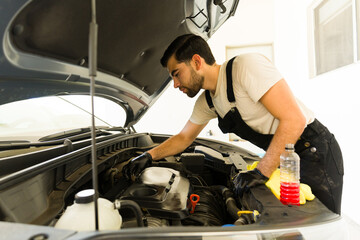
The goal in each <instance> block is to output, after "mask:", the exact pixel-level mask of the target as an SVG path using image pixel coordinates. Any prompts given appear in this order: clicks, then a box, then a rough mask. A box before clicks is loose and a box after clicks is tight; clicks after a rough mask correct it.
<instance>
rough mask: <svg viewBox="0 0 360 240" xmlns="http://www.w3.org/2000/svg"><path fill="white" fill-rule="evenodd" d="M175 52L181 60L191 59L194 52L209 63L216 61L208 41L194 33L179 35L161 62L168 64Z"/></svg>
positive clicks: (176, 57)
mask: <svg viewBox="0 0 360 240" xmlns="http://www.w3.org/2000/svg"><path fill="white" fill-rule="evenodd" d="M173 54H175V59H176V60H177V61H179V62H187V61H190V60H191V58H192V56H193V55H194V54H199V55H200V56H201V57H202V58H204V60H205V62H206V63H207V64H208V65H213V64H214V63H215V58H214V56H213V54H212V52H211V49H210V47H209V45H208V44H207V42H206V41H205V40H204V39H203V38H202V37H199V36H197V35H194V34H185V35H181V36H179V37H177V38H176V39H175V40H174V41H173V42H172V43H171V44H170V45H169V46H168V48H167V49H166V50H165V52H164V55H163V57H162V58H161V60H160V62H161V65H162V66H163V67H166V66H167V63H168V61H169V59H170V57H171V56H172V55H173Z"/></svg>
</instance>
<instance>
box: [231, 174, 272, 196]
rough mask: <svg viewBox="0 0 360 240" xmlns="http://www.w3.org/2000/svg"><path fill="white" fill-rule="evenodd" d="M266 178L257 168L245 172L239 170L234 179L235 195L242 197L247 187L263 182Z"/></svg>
mask: <svg viewBox="0 0 360 240" xmlns="http://www.w3.org/2000/svg"><path fill="white" fill-rule="evenodd" d="M268 180H269V178H268V177H266V176H264V175H263V174H262V173H261V172H260V171H259V169H257V168H255V169H254V170H251V171H247V172H240V173H238V175H236V177H235V180H234V187H235V189H234V192H235V194H236V195H237V196H239V197H242V195H243V194H244V192H247V191H248V190H249V188H251V187H255V186H257V185H260V184H265V183H266V182H267V181H268Z"/></svg>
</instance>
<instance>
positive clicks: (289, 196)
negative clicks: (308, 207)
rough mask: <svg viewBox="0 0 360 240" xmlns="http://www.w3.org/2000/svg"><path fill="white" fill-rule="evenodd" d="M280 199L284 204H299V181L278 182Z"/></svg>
mask: <svg viewBox="0 0 360 240" xmlns="http://www.w3.org/2000/svg"><path fill="white" fill-rule="evenodd" d="M280 201H281V202H282V203H283V204H284V205H297V206H300V183H296V182H295V183H289V182H281V183H280Z"/></svg>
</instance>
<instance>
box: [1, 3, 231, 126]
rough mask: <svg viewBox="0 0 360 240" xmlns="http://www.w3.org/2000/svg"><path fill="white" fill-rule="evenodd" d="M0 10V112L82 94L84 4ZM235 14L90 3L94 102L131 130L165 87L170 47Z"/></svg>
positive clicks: (197, 7) (220, 9) (85, 86)
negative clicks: (117, 111) (16, 104)
mask: <svg viewBox="0 0 360 240" xmlns="http://www.w3.org/2000/svg"><path fill="white" fill-rule="evenodd" d="M0 2H1V5H0V20H1V21H0V34H1V35H2V36H1V39H2V44H1V46H2V48H1V50H0V57H1V58H0V83H1V84H0V92H1V95H0V104H5V103H9V102H13V101H17V100H22V99H27V98H33V97H40V96H49V95H62V94H89V77H88V75H89V73H88V69H87V67H88V60H89V59H88V56H89V54H88V52H89V50H88V42H89V23H90V21H91V1H90V0H76V1H74V0H61V1H56V0H34V1H25V0H13V1H0ZM214 2H215V1H214ZM236 6H237V0H234V1H224V3H221V1H220V3H219V4H218V5H214V3H213V1H203V0H199V1H195V0H192V1H186V0H181V1H179V0H171V1H160V0H151V1H150V0H149V1H143V0H131V1H125V0H123V1H121V0H107V1H97V2H96V18H97V19H96V20H97V24H98V40H97V42H98V47H97V52H98V54H97V70H98V73H97V77H96V90H95V92H96V95H100V96H103V97H106V98H108V99H111V100H114V101H116V102H117V103H119V104H121V105H122V106H123V107H124V108H125V109H126V111H127V113H128V116H127V122H126V125H127V126H131V125H133V124H134V123H136V122H137V121H138V120H139V119H140V117H141V116H142V115H143V113H144V112H146V110H147V109H148V108H149V107H150V106H151V105H152V104H153V103H154V102H155V100H156V99H157V98H158V97H159V96H160V95H161V93H162V92H163V91H164V90H165V89H166V87H167V86H168V84H169V82H170V80H171V79H170V77H169V74H168V73H167V71H166V69H164V68H163V67H162V66H161V64H160V58H161V57H162V54H163V52H164V51H165V49H166V47H167V46H168V45H169V43H170V42H171V41H172V40H173V39H174V38H175V37H177V36H179V35H182V34H186V33H194V34H197V35H200V36H202V37H204V38H205V39H208V38H209V37H210V36H211V35H212V34H213V33H214V32H215V31H216V30H217V29H218V28H219V27H220V25H221V24H223V23H224V22H225V21H226V19H227V18H228V17H230V16H231V15H233V13H234V11H235V9H236Z"/></svg>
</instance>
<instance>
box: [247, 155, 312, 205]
mask: <svg viewBox="0 0 360 240" xmlns="http://www.w3.org/2000/svg"><path fill="white" fill-rule="evenodd" d="M257 164H258V161H257V162H254V163H253V164H251V165H248V166H247V169H248V170H253V169H254V168H256V166H257ZM265 185H266V186H267V187H268V188H269V189H270V190H271V192H272V193H273V194H274V195H275V197H277V199H280V169H276V170H275V171H274V172H273V173H272V174H271V176H270V178H269V181H267V182H266V183H265ZM314 198H315V195H314V194H312V192H311V188H310V186H309V185H307V184H305V183H300V204H305V203H306V200H308V201H311V200H313V199H314Z"/></svg>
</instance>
